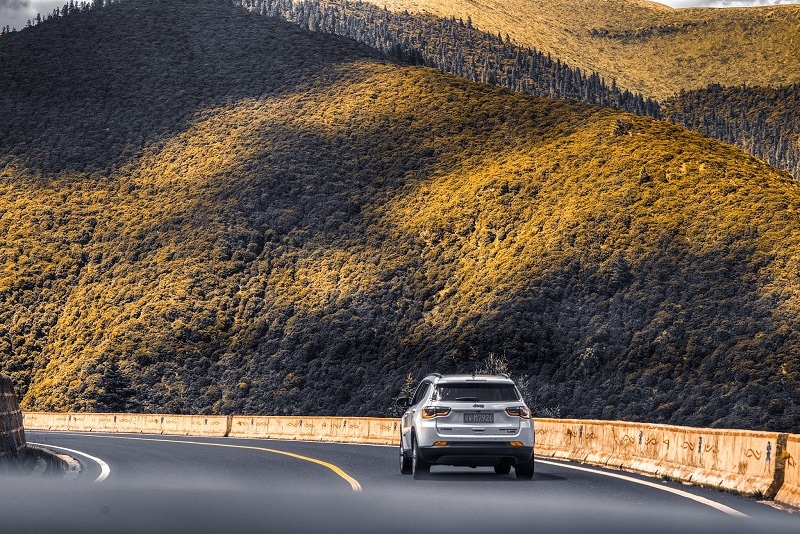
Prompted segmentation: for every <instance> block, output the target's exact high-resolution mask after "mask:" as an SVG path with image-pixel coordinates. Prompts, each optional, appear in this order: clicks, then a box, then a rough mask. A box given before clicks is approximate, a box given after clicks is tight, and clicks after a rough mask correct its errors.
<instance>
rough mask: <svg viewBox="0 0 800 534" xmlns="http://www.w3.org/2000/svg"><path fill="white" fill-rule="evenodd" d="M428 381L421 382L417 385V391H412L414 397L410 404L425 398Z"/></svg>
mask: <svg viewBox="0 0 800 534" xmlns="http://www.w3.org/2000/svg"><path fill="white" fill-rule="evenodd" d="M430 385H431V383H430V382H422V383H421V384H420V385H419V386H417V391H416V392H414V398H413V399H412V400H411V404H412V405H414V404H417V403H418V402H419V401H421V400H422V399H424V398H425V396H426V395H425V394H426V393H427V391H428V386H430Z"/></svg>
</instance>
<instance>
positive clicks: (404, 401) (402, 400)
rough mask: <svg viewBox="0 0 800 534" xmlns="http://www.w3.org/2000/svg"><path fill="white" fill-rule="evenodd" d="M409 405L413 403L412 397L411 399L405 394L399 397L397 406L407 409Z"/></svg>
mask: <svg viewBox="0 0 800 534" xmlns="http://www.w3.org/2000/svg"><path fill="white" fill-rule="evenodd" d="M409 405H411V399H409V398H408V397H406V396H405V395H403V396H401V397H397V406H398V407H399V408H402V409H404V410H405V409H406V408H408V407H409Z"/></svg>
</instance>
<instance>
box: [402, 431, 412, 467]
mask: <svg viewBox="0 0 800 534" xmlns="http://www.w3.org/2000/svg"><path fill="white" fill-rule="evenodd" d="M411 468H412V459H411V458H410V457H409V455H408V454H407V453H406V449H405V447H403V436H402V435H401V436H400V473H402V474H404V475H410V474H411Z"/></svg>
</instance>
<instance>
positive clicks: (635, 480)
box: [536, 458, 750, 517]
mask: <svg viewBox="0 0 800 534" xmlns="http://www.w3.org/2000/svg"><path fill="white" fill-rule="evenodd" d="M536 463H537V464H547V465H554V466H557V467H563V468H565V469H574V470H576V471H586V472H587V473H594V474H597V475H603V476H606V477H612V478H619V479H620V480H624V481H626V482H633V483H635V484H641V485H643V486H647V487H650V488H655V489H657V490H661V491H666V492H668V493H673V494H675V495H678V496H680V497H684V498H686V499H691V500H693V501H695V502H698V503H700V504H705V505H706V506H710V507H711V508H714V509H716V510H719V511H720V512H722V513H725V514H728V515H732V516H734V517H750V516H748V515H747V514H744V513H742V512H740V511H739V510H734V509H733V508H731V507H730V506H725V505H724V504H720V503H718V502H716V501H712V500H711V499H706V498H705V497H701V496H699V495H695V494H693V493H689V492H688V491H682V490H679V489H676V488H671V487H669V486H662V485H660V484H656V483H655V482H649V481H647V480H641V479H638V478H634V477H629V476H625V475H621V474H619V473H611V472H608V471H600V470H599V469H590V468H588V467H579V466H577V465H568V464H564V463H559V462H548V461H546V460H539V459H538V458H537V459H536Z"/></svg>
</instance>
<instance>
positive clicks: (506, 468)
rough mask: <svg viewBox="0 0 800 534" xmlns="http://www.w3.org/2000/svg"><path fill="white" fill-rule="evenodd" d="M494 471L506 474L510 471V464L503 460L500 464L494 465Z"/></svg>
mask: <svg viewBox="0 0 800 534" xmlns="http://www.w3.org/2000/svg"><path fill="white" fill-rule="evenodd" d="M494 472H495V473H497V474H498V475H507V474H509V473H510V472H511V464H509V463H506V462H503V463H502V464H499V465H496V466H494Z"/></svg>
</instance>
